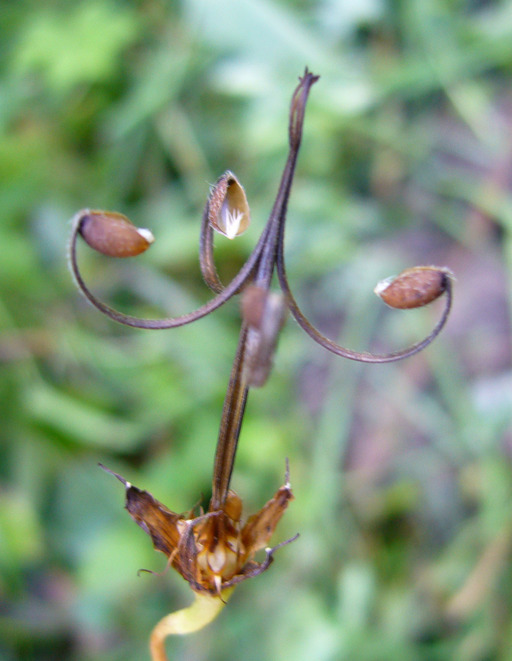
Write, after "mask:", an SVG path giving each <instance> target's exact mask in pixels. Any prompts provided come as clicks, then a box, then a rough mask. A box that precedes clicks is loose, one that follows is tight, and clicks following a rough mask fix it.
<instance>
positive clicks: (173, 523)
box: [100, 464, 183, 557]
mask: <svg viewBox="0 0 512 661" xmlns="http://www.w3.org/2000/svg"><path fill="white" fill-rule="evenodd" d="M100 467H101V468H103V470H105V471H106V472H107V473H110V474H111V475H113V476H114V477H117V479H118V480H119V481H120V482H122V483H123V484H124V486H125V488H126V504H125V508H126V509H127V510H128V512H129V514H130V516H131V517H132V519H133V520H134V521H135V522H136V523H137V524H138V525H139V526H140V527H141V528H142V530H144V532H146V533H147V534H148V535H149V536H150V537H151V539H152V540H153V546H154V547H155V549H157V551H162V553H165V555H166V556H167V557H169V556H170V555H171V554H172V553H173V552H174V550H175V549H176V548H177V546H178V544H179V541H180V533H179V531H178V521H181V520H183V516H182V515H181V514H176V513H175V512H171V510H169V509H167V507H166V506H165V505H163V504H162V503H160V502H159V501H158V500H157V499H156V498H154V497H153V496H152V495H151V494H150V493H149V492H148V491H142V490H141V489H138V488H137V487H134V486H133V485H132V484H131V483H130V482H128V481H127V480H125V479H124V477H122V476H121V475H119V474H118V473H114V471H112V470H110V469H109V468H106V467H105V466H103V465H102V464H100Z"/></svg>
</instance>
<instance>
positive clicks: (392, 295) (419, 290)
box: [374, 266, 453, 310]
mask: <svg viewBox="0 0 512 661" xmlns="http://www.w3.org/2000/svg"><path fill="white" fill-rule="evenodd" d="M452 276H453V274H452V272H451V271H450V270H449V269H447V268H441V267H439V266H414V267H412V268H410V269H405V271H402V273H400V274H399V275H397V276H396V277H391V278H386V279H385V280H381V281H380V282H379V283H378V285H377V286H376V287H375V289H374V292H375V293H376V294H377V296H380V298H381V299H382V300H383V301H384V303H386V304H387V305H389V306H390V307H392V308H397V309H399V310H408V309H411V308H420V307H422V306H423V305H427V304H428V303H431V302H432V301H435V299H436V298H439V296H441V294H442V293H443V292H444V291H445V290H446V286H447V283H448V279H449V278H451V277H452Z"/></svg>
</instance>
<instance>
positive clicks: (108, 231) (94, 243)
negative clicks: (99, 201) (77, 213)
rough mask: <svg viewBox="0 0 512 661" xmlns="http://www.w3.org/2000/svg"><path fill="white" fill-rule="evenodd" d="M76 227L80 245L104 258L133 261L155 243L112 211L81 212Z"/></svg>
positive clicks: (146, 231) (146, 234)
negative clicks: (129, 258)
mask: <svg viewBox="0 0 512 661" xmlns="http://www.w3.org/2000/svg"><path fill="white" fill-rule="evenodd" d="M78 223H79V231H80V234H81V235H82V237H83V239H84V241H85V242H86V243H87V244H88V245H89V246H90V247H91V248H93V249H94V250H97V251H98V252H100V253H102V254H103V255H107V256H108V257H135V256H136V255H140V253H142V252H144V251H145V250H147V249H148V248H149V246H150V245H151V244H152V243H153V241H154V240H155V239H154V237H153V234H152V233H151V232H150V231H149V230H147V229H139V228H137V227H135V225H134V224H133V223H132V222H131V221H129V220H128V218H127V217H126V216H123V214H121V213H116V212H114V211H93V210H90V209H84V211H83V212H82V215H81V217H80V219H79V221H78Z"/></svg>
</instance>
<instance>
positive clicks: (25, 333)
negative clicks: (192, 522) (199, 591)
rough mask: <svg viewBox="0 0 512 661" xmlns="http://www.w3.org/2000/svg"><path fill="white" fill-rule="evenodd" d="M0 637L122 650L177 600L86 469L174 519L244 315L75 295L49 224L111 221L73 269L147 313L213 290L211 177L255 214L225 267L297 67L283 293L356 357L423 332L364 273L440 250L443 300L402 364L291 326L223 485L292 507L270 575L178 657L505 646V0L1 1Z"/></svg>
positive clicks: (86, 660)
mask: <svg viewBox="0 0 512 661" xmlns="http://www.w3.org/2000/svg"><path fill="white" fill-rule="evenodd" d="M0 30H1V35H2V37H1V48H2V58H1V59H0V76H1V80H0V126H1V129H0V130H1V140H0V181H1V190H0V210H1V222H0V245H1V246H2V256H1V259H0V329H1V331H0V361H1V364H2V367H1V372H0V420H1V429H0V434H1V446H0V480H1V484H0V658H1V659H2V661H12V660H14V659H23V660H24V661H32V660H34V661H35V660H37V661H42V660H44V659H48V660H50V659H52V660H54V659H59V660H60V659H62V660H66V659H73V660H74V661H116V660H119V661H120V660H123V661H140V660H141V659H145V658H148V653H147V638H148V634H149V632H150V630H151V628H152V626H153V625H154V624H155V623H156V621H157V620H158V619H159V618H160V617H162V616H163V615H164V614H166V613H168V612H170V611H172V610H173V609H176V608H180V607H183V606H184V605H186V604H187V603H189V602H190V600H191V594H190V591H189V588H188V585H187V584H186V583H185V582H184V581H183V580H182V579H181V578H180V577H179V576H178V575H177V574H175V573H173V572H169V573H168V574H166V575H165V576H163V577H158V576H153V575H147V574H146V575H142V576H141V577H137V570H138V569H139V568H141V567H144V568H149V569H152V570H155V571H161V570H162V569H163V568H164V566H165V559H164V557H163V556H161V555H158V554H155V553H154V551H153V549H152V547H151V543H150V540H149V539H148V538H147V536H146V535H145V534H144V533H143V532H142V531H141V530H140V529H139V528H138V527H137V526H136V525H135V524H134V523H133V522H132V521H131V519H130V517H129V516H128V514H127V513H126V512H124V511H123V489H122V487H121V485H120V484H118V483H117V482H116V481H115V480H114V479H113V478H111V476H109V475H106V474H105V473H103V472H101V471H100V470H99V469H98V467H97V463H98V462H99V461H101V462H102V463H104V464H106V465H107V466H109V467H110V468H112V469H114V470H116V471H118V472H120V473H121V474H123V475H124V476H126V478H127V479H129V480H130V481H132V482H133V483H134V484H136V485H138V486H139V487H141V488H145V489H147V490H149V491H150V492H152V493H153V494H154V495H155V496H156V497H157V498H158V499H159V500H161V501H163V502H164V503H166V504H167V505H168V506H169V507H170V508H171V509H173V510H176V511H184V510H187V509H189V508H190V507H191V506H192V505H193V504H194V503H196V502H197V500H198V498H199V497H200V494H204V495H205V497H208V494H209V490H210V479H211V468H212V460H213V453H214V448H215V442H216V438H217V429H218V423H219V419H220V412H221V406H222V401H223V397H224V392H225V387H226V384H227V378H228V374H229V370H230V364H231V360H232V355H233V353H234V349H235V345H236V339H237V329H238V325H239V312H238V308H237V305H236V304H234V303H232V304H229V305H228V306H226V307H224V308H222V309H221V310H219V311H218V312H216V313H215V314H214V315H212V316H211V317H208V318H206V319H204V320H202V321H200V322H198V323H196V324H193V325H192V326H189V327H185V328H182V329H176V330H171V331H167V332H161V331H160V332H151V331H146V332H144V331H138V330H134V329H127V328H124V327H121V326H118V325H116V324H114V323H113V322H110V321H109V320H108V319H105V318H103V317H102V316H101V315H100V314H99V313H97V312H96V311H95V310H93V309H92V308H91V307H90V306H88V305H87V304H86V303H85V301H84V299H83V298H82V297H81V296H80V295H79V294H78V292H77V290H76V288H75V287H74V285H73V283H72V280H71V277H70V275H69V273H68V271H67V269H66V258H65V254H66V242H67V235H68V233H69V229H70V226H69V218H71V216H72V215H73V214H74V213H75V212H76V211H77V210H78V209H80V208H83V207H90V208H104V209H110V210H116V211H120V212H123V213H126V214H127V215H128V216H129V217H130V218H131V219H132V220H133V221H134V222H135V223H136V224H137V225H139V226H142V227H149V228H151V229H152V231H153V232H154V234H155V236H156V243H155V245H154V246H153V247H152V248H151V250H150V251H149V252H148V253H147V254H145V255H144V256H142V257H140V258H138V259H137V260H127V261H123V262H120V261H116V260H108V259H104V258H98V257H96V256H94V255H91V253H90V251H87V250H85V249H84V250H81V257H80V259H81V263H82V264H83V268H84V272H85V273H86V276H87V278H88V282H89V283H90V284H91V286H92V287H93V289H94V290H95V291H96V292H98V293H99V294H100V295H101V296H102V297H103V298H104V299H106V300H108V301H111V302H112V303H114V304H116V305H117V306H118V307H120V308H122V309H123V310H125V311H128V312H130V313H133V314H139V315H158V316H164V315H168V314H177V313H181V312H185V311H187V310H189V309H192V308H193V307H196V306H197V305H199V304H200V303H202V302H204V301H206V300H207V298H208V291H207V290H206V288H205V287H204V285H203V283H202V280H201V277H200V274H199V270H198V259H197V239H198V231H199V222H200V216H201V211H202V207H203V204H204V202H205V199H206V196H207V194H208V187H209V184H211V183H212V182H214V181H215V179H216V178H217V177H218V176H219V175H220V174H221V173H222V172H223V171H224V170H226V169H228V168H229V169H231V170H233V171H234V172H235V173H236V174H237V176H238V177H239V178H240V180H241V181H242V183H243V184H244V186H245V188H246V191H247V194H248V197H249V202H250V204H251V209H252V216H253V224H252V227H251V229H250V230H249V231H248V232H247V233H246V234H245V235H244V236H243V237H241V238H240V239H239V240H237V241H234V242H229V241H227V240H223V239H222V238H221V239H219V240H218V241H217V249H216V254H217V257H218V260H219V262H220V263H221V264H222V273H223V275H224V278H228V277H229V275H230V274H232V273H234V272H235V270H236V269H237V267H239V266H240V264H241V263H242V262H243V260H244V259H245V257H246V256H247V255H248V253H249V251H250V249H251V246H252V245H253V244H254V242H255V240H256V238H257V237H258V234H259V230H260V229H261V228H262V227H263V224H264V222H265V219H266V216H267V214H268V211H269V209H270V207H271V204H272V201H273V196H274V194H275V192H276V189H277V183H278V177H279V174H280V170H281V167H282V165H283V163H284V159H285V156H286V151H287V134H286V130H287V129H286V126H287V113H288V105H289V100H290V96H291V93H292V90H293V88H294V86H295V84H296V81H297V77H298V75H300V74H301V73H302V72H303V70H304V67H305V65H308V66H309V68H310V69H311V70H312V71H313V72H314V73H318V74H321V79H320V81H319V83H318V84H317V85H315V86H314V88H313V90H312V94H311V100H310V104H309V107H308V111H307V116H306V129H305V138H304V143H303V148H302V151H301V155H300V160H299V167H298V173H297V178H296V181H295V185H294V189H293V194H292V200H291V206H290V213H289V223H288V232H287V253H286V254H287V260H288V268H289V275H290V280H291V282H292V284H293V286H294V290H295V292H296V295H297V297H298V299H299V300H300V302H301V304H302V306H303V308H304V309H305V310H306V311H307V312H308V314H309V315H310V316H311V318H312V319H313V320H314V321H315V322H316V323H317V324H318V325H319V326H320V327H321V328H322V329H323V330H324V331H325V332H326V333H328V334H329V335H330V337H332V338H333V339H337V340H338V341H341V342H343V343H344V344H345V345H348V346H350V347H351V348H354V349H360V350H364V349H368V348H372V349H374V350H393V349H396V348H400V347H402V346H404V345H406V344H407V343H410V342H413V341H415V340H417V339H419V338H420V337H422V336H423V335H425V334H427V333H428V332H429V330H430V328H431V327H432V326H433V324H434V323H435V320H436V318H437V317H438V315H439V310H440V305H441V304H434V305H433V306H432V309H430V308H429V309H425V310H418V311H410V312H396V311H395V312H393V311H390V310H387V309H384V307H385V306H383V305H382V304H381V303H380V302H379V301H378V299H376V298H375V296H374V295H373V294H372V289H373V287H374V285H375V283H376V282H377V281H378V280H380V279H381V278H383V277H386V276H389V275H391V274H393V273H398V272H399V271H400V270H401V269H402V268H405V267H407V266H412V265H415V264H430V263H435V264H438V265H441V266H448V267H450V268H451V269H452V270H453V271H454V272H455V273H456V277H457V282H456V292H455V294H456V296H455V309H454V311H453V314H452V317H451V319H450V321H449V323H448V327H447V329H446V330H445V332H443V334H442V335H441V337H440V338H439V339H438V340H437V341H436V342H435V343H434V345H433V346H432V347H430V348H429V349H428V350H427V351H425V352H424V353H422V354H420V355H418V356H416V357H414V358H412V359H410V360H407V361H404V362H401V363H398V364H393V365H377V366H371V365H358V364H352V363H348V362H347V361H343V360H341V359H339V358H336V357H334V356H332V355H328V354H327V353H326V352H325V351H324V350H322V349H321V348H320V347H318V346H316V345H314V344H313V343H312V342H311V341H310V340H309V338H308V337H307V336H306V335H304V333H302V332H301V331H300V329H298V327H297V326H296V324H295V323H294V322H293V321H291V320H290V321H289V323H288V324H287V326H286V328H285V330H284V332H283V335H282V338H281V342H280V346H279V350H278V354H277V358H276V365H275V371H274V373H273V376H272V378H271V380H270V382H269V383H268V385H267V386H266V387H265V388H264V389H262V390H261V391H254V392H253V393H252V394H251V397H250V401H249V407H248V412H247V418H246V420H245V423H244V428H243V432H242V439H241V445H240V451H239V455H238V458H237V463H236V466H235V473H234V488H235V489H236V490H237V491H238V493H239V494H240V495H241V496H242V497H243V499H244V503H245V507H246V510H247V511H248V512H251V511H255V510H256V509H258V508H259V507H260V506H261V505H262V504H263V503H264V502H265V501H266V500H267V499H268V498H269V497H270V496H271V494H273V493H274V491H275V490H276V488H277V487H278V486H279V485H280V484H281V482H282V479H283V477H282V476H283V472H284V462H285V457H287V456H288V457H289V458H290V465H291V475H292V483H293V486H294V490H295V494H296V500H295V501H294V503H293V504H292V505H291V506H290V508H289V510H288V513H287V515H286V517H285V519H284V520H283V522H282V524H281V526H280V528H279V529H278V534H277V535H276V541H281V540H282V539H285V538H287V537H290V536H292V535H293V534H295V533H296V532H297V531H299V532H300V533H301V537H300V539H299V540H298V541H297V542H295V543H294V544H293V545H291V546H288V547H286V548H284V549H282V550H281V551H280V552H279V554H278V556H277V557H276V561H275V563H274V565H273V566H272V567H271V569H270V570H269V571H268V572H267V573H266V574H264V575H263V576H261V577H259V578H258V579H256V580H253V581H249V582H247V583H244V584H243V585H242V586H240V587H239V588H238V589H237V591H236V592H235V594H234V596H233V598H232V600H231V602H230V604H229V606H228V607H227V608H226V609H225V610H224V612H223V613H222V615H221V616H220V618H219V619H218V620H217V621H216V622H215V623H214V624H213V625H211V626H210V627H209V628H207V629H206V630H204V632H202V633H201V634H199V635H193V636H190V637H184V638H177V639H173V640H170V641H169V644H168V649H169V653H170V657H171V658H172V659H173V660H174V661H185V660H191V659H193V660H208V661H216V660H221V659H222V660H223V661H230V660H235V659H236V660H237V661H238V660H240V659H242V660H243V661H253V660H254V661H255V660H261V659H268V660H272V661H284V660H285V659H286V660H288V659H294V661H306V660H308V661H309V660H314V661H339V660H344V659H346V660H348V659H350V660H352V659H357V660H358V661H364V660H368V661H381V660H385V659H393V661H398V660H400V659H403V660H404V661H412V660H416V659H418V660H419V659H425V660H428V661H435V660H436V659H439V660H444V659H458V660H461V661H484V660H491V659H493V660H494V659H500V660H501V659H503V660H505V659H511V658H512V651H511V650H512V570H511V563H510V560H511V552H512V472H511V459H512V456H511V455H512V432H511V411H512V371H511V344H510V280H511V273H512V175H511V169H512V78H511V74H512V5H511V3H510V2H507V1H506V0H502V1H500V0H429V1H428V2H425V0H402V1H400V0H359V1H358V2H349V1H348V0H346V1H345V0H182V1H178V0H175V1H174V2H163V1H157V0H139V1H133V2H120V1H117V2H116V1H115V0H90V1H88V2H65V1H57V0H47V1H46V2H44V3H41V2H38V1H36V0H19V1H18V2H2V3H1V4H0Z"/></svg>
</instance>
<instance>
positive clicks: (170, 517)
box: [102, 466, 293, 597]
mask: <svg viewBox="0 0 512 661" xmlns="http://www.w3.org/2000/svg"><path fill="white" fill-rule="evenodd" d="M102 468H105V467H104V466H102ZM105 470H106V471H107V472H109V473H111V474H112V475H114V476H115V477H117V479H118V480H119V481H120V482H122V483H123V484H124V486H125V488H126V509H127V510H128V512H129V513H130V515H131V516H132V518H133V519H134V520H135V521H136V522H137V523H138V524H139V526H140V527H141V528H142V529H143V530H144V531H145V532H147V533H148V535H150V537H151V539H152V540H153V545H154V547H155V549H157V550H158V551H162V553H165V555H166V556H167V557H168V558H169V564H170V565H171V566H172V567H174V569H176V571H178V572H179V573H180V574H181V575H182V576H183V578H184V579H185V580H186V581H187V582H188V583H189V584H190V587H191V588H192V589H193V590H194V591H196V592H198V593H207V594H210V595H215V596H217V597H220V596H221V595H222V593H223V591H224V590H226V589H227V588H230V587H233V586H234V585H236V584H237V583H241V582H242V581H244V580H245V579H247V578H250V577H252V576H257V575H258V574H261V573H262V572H263V571H265V570H266V569H267V568H268V567H269V566H270V564H271V562H272V559H273V552H274V551H275V550H276V549H277V548H279V546H282V544H280V545H279V546H277V547H275V548H272V549H271V548H266V547H267V544H268V542H269V541H270V538H271V536H272V534H273V533H274V530H275V528H276V526H277V524H278V523H279V520H280V519H281V517H282V515H283V514H284V511H285V510H286V508H287V507H288V503H289V502H290V501H291V500H292V499H293V494H292V490H291V487H290V484H289V483H288V480H287V481H286V484H285V485H284V486H282V487H281V488H280V489H278V491H277V492H276V493H275V495H274V497H273V498H271V500H269V501H268V502H267V503H266V504H265V505H264V506H263V507H262V508H261V510H260V511H259V512H257V513H256V514H253V515H252V516H250V517H249V518H248V519H247V521H246V522H245V524H243V525H242V522H241V516H242V501H241V499H240V497H239V496H237V494H236V493H235V492H234V491H229V492H228V495H227V498H226V500H225V502H224V504H223V505H222V507H221V508H219V509H217V510H215V511H209V512H207V513H205V514H204V513H200V514H199V516H195V517H194V516H193V512H189V513H188V514H187V515H184V514H176V513H175V512H172V511H171V510H169V509H167V507H165V505H162V503H160V502H158V500H156V499H155V498H153V496H152V495H151V494H150V493H148V492H147V491H141V490H140V489H138V488H137V487H134V486H133V485H132V484H130V482H128V481H127V480H125V479H124V478H123V477H121V476H120V475H118V474H117V473H114V472H113V471H110V470H109V469H107V468H105ZM289 541H292V540H289ZM285 543H287V542H285ZM265 548H266V557H265V559H264V560H263V561H262V562H256V561H255V560H254V555H255V554H256V553H257V552H258V551H260V550H261V549H265Z"/></svg>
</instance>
